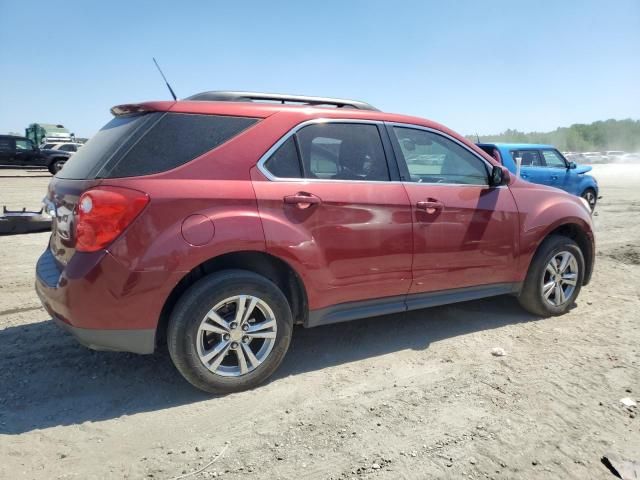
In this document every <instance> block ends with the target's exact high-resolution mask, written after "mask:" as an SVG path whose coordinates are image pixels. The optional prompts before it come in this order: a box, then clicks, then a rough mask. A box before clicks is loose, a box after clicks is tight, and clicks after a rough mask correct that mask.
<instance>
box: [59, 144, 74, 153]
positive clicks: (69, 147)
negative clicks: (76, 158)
mask: <svg viewBox="0 0 640 480" xmlns="http://www.w3.org/2000/svg"><path fill="white" fill-rule="evenodd" d="M58 150H62V151H63V152H75V151H76V146H75V145H62V146H61V147H60V148H59V149H58Z"/></svg>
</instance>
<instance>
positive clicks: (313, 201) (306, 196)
mask: <svg viewBox="0 0 640 480" xmlns="http://www.w3.org/2000/svg"><path fill="white" fill-rule="evenodd" d="M284 203H285V204H287V205H295V206H296V207H298V208H299V209H300V210H304V209H306V208H309V207H310V206H312V205H318V204H320V203H322V200H321V199H320V197H317V196H315V195H313V194H311V193H307V192H298V193H296V194H294V195H287V196H286V197H284Z"/></svg>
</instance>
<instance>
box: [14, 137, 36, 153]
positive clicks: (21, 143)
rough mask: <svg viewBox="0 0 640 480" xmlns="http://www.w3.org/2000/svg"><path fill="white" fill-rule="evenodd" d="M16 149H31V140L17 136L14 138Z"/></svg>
mask: <svg viewBox="0 0 640 480" xmlns="http://www.w3.org/2000/svg"><path fill="white" fill-rule="evenodd" d="M16 150H20V151H23V150H33V144H32V143H31V141H29V140H27V139H25V138H17V139H16Z"/></svg>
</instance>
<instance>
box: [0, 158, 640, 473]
mask: <svg viewBox="0 0 640 480" xmlns="http://www.w3.org/2000/svg"><path fill="white" fill-rule="evenodd" d="M12 175H15V176H16V177H11V176H12ZM38 175H39V176H38ZM595 175H596V177H597V178H598V180H599V182H600V185H601V189H602V190H601V193H602V195H604V198H603V199H602V200H601V201H600V204H599V205H598V207H597V216H595V217H594V220H595V224H596V230H597V261H596V268H595V274H594V278H593V281H592V283H591V284H590V285H589V286H588V287H586V288H584V289H583V291H582V293H581V295H580V297H579V298H578V302H577V306H576V308H574V309H573V310H572V311H571V312H570V313H569V314H567V315H565V316H563V317H560V318H548V319H540V318H536V317H533V316H531V315H529V314H527V313H525V312H524V311H523V310H521V309H520V308H519V306H518V303H517V301H516V300H515V299H513V298H511V297H498V298H493V299H487V300H482V301H474V302H468V303H464V304H458V305H452V306H448V307H441V308H433V309H430V310H422V311H416V312H411V313H408V314H404V315H393V316H386V317H378V318H372V319H366V320H361V321H356V322H351V323H345V324H338V325H333V326H327V327H320V328H316V329H309V330H305V329H302V328H297V329H296V330H295V331H294V336H293V341H292V345H291V350H290V352H289V354H288V355H287V357H286V359H285V361H284V364H283V365H282V367H281V368H280V370H279V371H278V372H277V374H276V375H275V377H274V378H273V379H272V380H271V381H270V382H269V383H268V384H266V385H264V386H262V387H260V388H257V389H255V390H252V391H248V392H243V393H238V394H233V395H227V396H223V397H208V396H206V395H204V394H202V393H200V392H198V391H196V390H195V389H194V388H192V387H191V386H190V385H189V384H187V383H186V382H185V381H184V380H182V378H181V377H180V376H179V374H178V373H177V372H176V371H175V370H174V368H173V367H172V365H171V362H170V360H169V358H168V355H167V354H166V353H161V354H159V355H154V356H136V355H132V354H119V353H104V352H92V351H90V350H88V349H86V348H84V347H82V346H80V345H79V344H77V343H76V342H75V341H74V340H73V339H71V338H70V337H69V336H67V335H66V334H65V333H63V332H62V331H60V330H59V329H57V328H56V327H55V326H54V325H53V324H52V322H51V321H50V320H49V317H48V316H47V314H46V313H45V311H44V310H43V309H42V308H40V306H39V302H38V299H37V297H36V295H35V293H34V290H33V277H34V265H35V262H36V258H37V257H38V255H39V254H40V253H41V251H42V250H43V249H44V248H45V245H46V242H47V236H48V235H47V234H45V233H41V234H31V235H20V236H12V237H0V478H3V479H36V478H38V479H39V478H44V479H54V478H56V479H57V478H65V479H104V478H132V479H134V478H136V479H137V478H154V479H171V478H174V477H176V476H181V475H183V474H188V473H190V472H192V471H194V470H197V469H200V468H201V467H203V466H205V465H207V464H208V463H209V462H210V461H211V460H213V459H214V458H215V457H216V455H218V453H219V452H221V451H223V454H222V455H221V456H220V458H218V460H217V461H215V462H214V463H213V464H212V465H211V466H210V467H208V468H207V469H206V470H205V471H204V472H203V473H200V474H197V475H193V476H191V477H188V478H196V479H203V478H223V479H239V478H246V477H254V478H268V479H277V478H286V479H289V478H311V479H316V478H317V479H340V480H342V479H351V478H356V479H422V478H479V479H484V478H495V479H506V478H509V479H512V478H521V479H536V478H545V479H547V478H558V479H569V478H570V479H588V478H597V479H606V478H614V477H613V476H612V475H611V474H610V473H609V472H608V471H607V470H606V469H605V468H604V466H603V465H602V464H601V463H600V458H601V457H602V456H603V455H604V454H606V453H609V452H612V453H615V454H617V455H620V456H622V457H626V458H628V459H635V460H640V419H639V418H637V416H636V415H638V414H639V413H640V412H639V411H638V410H636V409H630V410H629V409H626V408H625V407H623V406H622V404H621V403H620V399H622V398H624V397H631V398H633V399H635V400H637V401H640V328H639V323H640V165H626V166H620V165H598V166H596V168H595ZM48 180H49V175H47V174H45V173H40V174H38V173H33V172H17V171H15V170H2V171H0V204H6V205H7V206H9V207H10V208H17V207H23V206H26V207H28V208H38V207H39V202H40V199H41V198H42V196H43V195H44V191H45V188H46V185H47V183H48ZM494 347H502V348H504V349H505V351H506V356H503V357H494V356H492V355H491V349H492V348H494Z"/></svg>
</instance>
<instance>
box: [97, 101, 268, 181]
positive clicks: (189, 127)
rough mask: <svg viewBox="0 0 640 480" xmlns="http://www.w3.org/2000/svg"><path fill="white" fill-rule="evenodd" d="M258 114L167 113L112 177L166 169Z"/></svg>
mask: <svg viewBox="0 0 640 480" xmlns="http://www.w3.org/2000/svg"><path fill="white" fill-rule="evenodd" d="M256 121H257V120H256V119H254V118H245V117H223V116H216V115H192V114H182V113H167V114H166V115H164V116H163V117H162V118H161V119H160V120H159V121H158V122H157V123H156V124H155V125H154V126H153V127H151V129H150V130H149V131H148V132H147V133H146V134H145V135H144V136H143V137H142V138H141V139H140V140H139V141H138V142H137V143H136V144H135V145H134V146H133V147H132V148H131V149H130V150H129V151H128V152H127V153H126V154H125V155H124V156H123V157H122V158H121V159H120V160H119V161H118V162H117V163H116V164H115V166H114V167H113V168H112V169H111V170H110V171H109V172H108V173H107V176H108V177H111V178H117V177H133V176H138V175H149V174H152V173H158V172H164V171H166V170H170V169H172V168H175V167H178V166H180V165H183V164H185V163H187V162H189V161H191V160H193V159H194V158H196V157H199V156H200V155H202V154H203V153H206V152H208V151H209V150H212V149H214V148H215V147H217V146H219V145H221V144H223V143H224V142H226V141H227V140H229V139H230V138H232V137H235V136H236V135H237V134H238V133H240V132H241V131H243V130H245V129H246V128H247V127H249V126H251V125H253V124H254V123H256Z"/></svg>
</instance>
